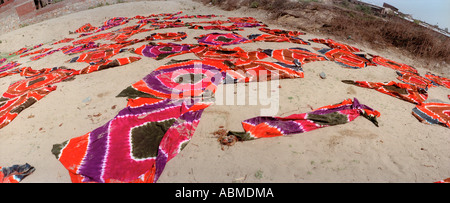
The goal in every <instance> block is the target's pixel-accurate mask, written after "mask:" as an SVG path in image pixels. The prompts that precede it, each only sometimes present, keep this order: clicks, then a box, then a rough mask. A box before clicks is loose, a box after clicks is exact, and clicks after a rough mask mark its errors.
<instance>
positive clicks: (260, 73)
mask: <svg viewBox="0 0 450 203" xmlns="http://www.w3.org/2000/svg"><path fill="white" fill-rule="evenodd" d="M229 65H230V70H228V71H227V76H231V77H232V78H233V82H258V81H268V80H273V79H292V78H303V77H304V74H303V69H302V68H301V67H299V66H296V65H287V64H284V63H280V62H275V63H273V62H268V61H253V60H247V61H238V62H236V63H234V64H229ZM227 80H229V79H228V78H227ZM230 82H231V81H226V83H230Z"/></svg>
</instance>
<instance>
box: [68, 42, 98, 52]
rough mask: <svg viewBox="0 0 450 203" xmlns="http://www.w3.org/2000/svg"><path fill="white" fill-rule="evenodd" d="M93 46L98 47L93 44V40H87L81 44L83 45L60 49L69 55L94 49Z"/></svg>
mask: <svg viewBox="0 0 450 203" xmlns="http://www.w3.org/2000/svg"><path fill="white" fill-rule="evenodd" d="M94 48H98V45H97V44H95V42H89V43H87V44H83V45H80V46H76V47H74V46H70V47H67V48H66V49H64V50H62V52H63V54H66V55H70V54H77V53H81V52H83V51H86V50H90V49H94Z"/></svg>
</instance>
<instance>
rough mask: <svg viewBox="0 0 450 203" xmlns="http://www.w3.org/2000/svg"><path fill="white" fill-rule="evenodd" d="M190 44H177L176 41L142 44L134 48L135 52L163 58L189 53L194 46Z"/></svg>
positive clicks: (159, 58)
mask: <svg viewBox="0 0 450 203" xmlns="http://www.w3.org/2000/svg"><path fill="white" fill-rule="evenodd" d="M192 47H193V46H192V45H189V44H175V43H157V44H155V43H150V44H147V45H142V46H141V47H139V48H136V49H135V50H134V53H136V54H139V55H142V56H146V57H150V58H154V59H156V60H161V59H164V58H167V57H172V56H177V55H181V54H185V53H189V50H190V49H191V48H192Z"/></svg>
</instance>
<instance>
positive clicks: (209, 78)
mask: <svg viewBox="0 0 450 203" xmlns="http://www.w3.org/2000/svg"><path fill="white" fill-rule="evenodd" d="M227 69H228V67H227V66H226V65H225V64H223V63H220V62H214V61H202V60H190V61H187V62H181V63H174V64H170V65H164V66H161V67H159V68H157V69H156V70H155V71H153V72H151V73H150V74H148V75H147V76H145V77H144V78H143V79H142V80H140V81H138V82H137V83H135V84H133V85H131V86H129V87H128V88H126V89H124V90H123V91H122V92H121V93H120V94H119V95H118V96H119V97H128V98H130V99H129V100H128V101H129V102H131V103H132V102H133V99H132V98H135V97H143V98H157V99H181V98H192V97H209V96H210V95H212V94H213V93H214V92H215V90H216V87H217V85H219V84H220V83H221V82H222V78H223V77H224V73H222V72H224V71H226V70H227Z"/></svg>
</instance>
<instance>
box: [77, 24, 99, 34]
mask: <svg viewBox="0 0 450 203" xmlns="http://www.w3.org/2000/svg"><path fill="white" fill-rule="evenodd" d="M94 30H97V27H94V26H92V25H91V24H90V23H86V24H84V25H83V26H81V27H80V28H78V29H77V30H75V32H76V33H83V32H91V31H94Z"/></svg>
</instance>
